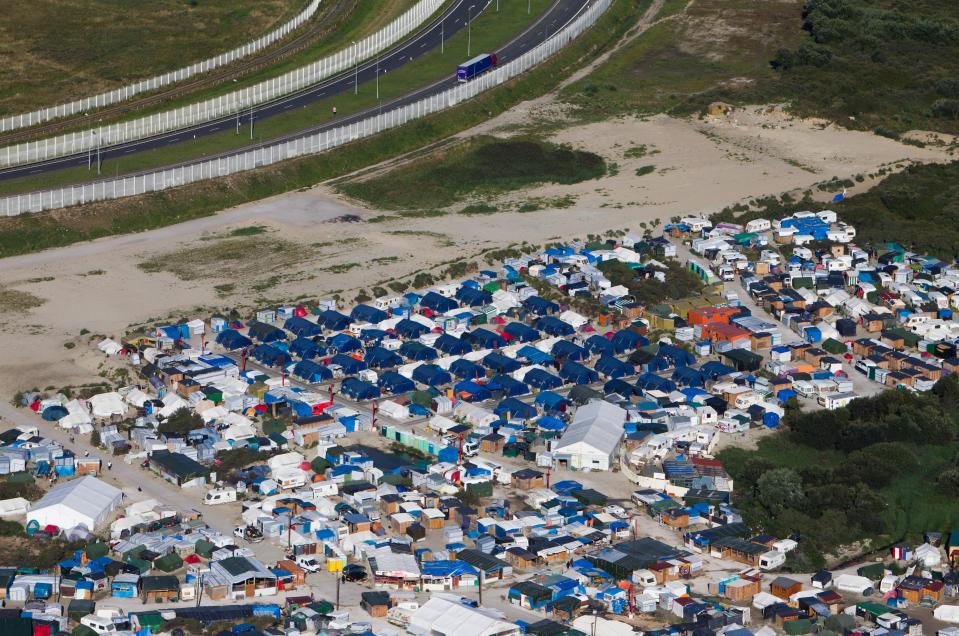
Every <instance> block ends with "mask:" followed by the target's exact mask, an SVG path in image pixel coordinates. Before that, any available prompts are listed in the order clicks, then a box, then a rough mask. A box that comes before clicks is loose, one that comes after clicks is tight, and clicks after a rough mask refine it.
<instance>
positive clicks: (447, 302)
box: [420, 291, 459, 314]
mask: <svg viewBox="0 0 959 636" xmlns="http://www.w3.org/2000/svg"><path fill="white" fill-rule="evenodd" d="M458 306H459V305H457V304H456V301H455V300H452V299H451V298H447V297H446V296H441V295H440V294H437V293H436V292H435V291H431V292H426V295H425V296H423V297H422V298H420V307H426V308H427V309H432V310H433V311H435V312H436V313H439V314H445V313H446V312H448V311H452V310H453V309H456V308H457V307H458Z"/></svg>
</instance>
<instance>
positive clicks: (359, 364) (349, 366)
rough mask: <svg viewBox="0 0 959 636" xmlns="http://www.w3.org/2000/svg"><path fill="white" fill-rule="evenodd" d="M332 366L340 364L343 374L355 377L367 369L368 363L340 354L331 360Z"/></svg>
mask: <svg viewBox="0 0 959 636" xmlns="http://www.w3.org/2000/svg"><path fill="white" fill-rule="evenodd" d="M330 364H338V365H340V366H341V367H343V373H345V374H346V375H353V374H355V373H359V372H360V371H363V370H365V369H366V363H365V362H363V361H362V360H357V359H356V358H353V357H350V356H348V355H346V354H344V353H338V354H336V355H335V356H333V357H332V358H330Z"/></svg>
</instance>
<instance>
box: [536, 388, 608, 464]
mask: <svg viewBox="0 0 959 636" xmlns="http://www.w3.org/2000/svg"><path fill="white" fill-rule="evenodd" d="M625 422H626V410H625V409H622V408H620V407H618V406H616V405H615V404H610V403H609V402H602V401H596V402H590V403H589V404H586V405H584V406H581V407H579V408H578V409H577V410H576V414H575V415H574V416H573V421H572V422H570V425H569V427H568V428H567V429H566V432H565V433H563V436H562V437H560V438H559V440H557V442H556V444H555V445H554V446H553V447H552V449H551V451H552V453H553V458H554V459H556V460H558V461H560V462H566V463H567V464H568V466H569V468H575V469H592V470H609V468H610V465H611V464H612V462H613V456H614V453H615V452H616V448H617V446H619V442H620V440H622V439H623V434H624V429H623V424H624V423H625Z"/></svg>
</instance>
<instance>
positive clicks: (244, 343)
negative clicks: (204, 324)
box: [216, 329, 253, 351]
mask: <svg viewBox="0 0 959 636" xmlns="http://www.w3.org/2000/svg"><path fill="white" fill-rule="evenodd" d="M216 343H217V344H218V345H220V346H221V347H223V348H224V349H226V350H227V351H236V350H237V349H245V348H247V347H249V346H250V345H252V344H253V341H252V340H250V339H249V338H247V337H246V336H244V335H243V334H241V333H240V332H239V331H236V330H235V329H227V330H225V331H221V332H220V333H218V334H217V335H216Z"/></svg>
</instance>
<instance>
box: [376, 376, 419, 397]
mask: <svg viewBox="0 0 959 636" xmlns="http://www.w3.org/2000/svg"><path fill="white" fill-rule="evenodd" d="M377 384H378V385H379V386H380V388H381V389H382V390H383V391H385V392H386V393H391V394H393V395H396V394H397V393H409V392H410V391H415V390H416V385H415V384H414V383H413V381H412V380H410V379H409V378H406V377H403V376H402V375H400V374H399V373H397V372H396V371H387V372H386V373H384V374H383V375H381V376H380V379H379V382H377Z"/></svg>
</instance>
